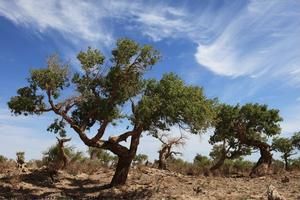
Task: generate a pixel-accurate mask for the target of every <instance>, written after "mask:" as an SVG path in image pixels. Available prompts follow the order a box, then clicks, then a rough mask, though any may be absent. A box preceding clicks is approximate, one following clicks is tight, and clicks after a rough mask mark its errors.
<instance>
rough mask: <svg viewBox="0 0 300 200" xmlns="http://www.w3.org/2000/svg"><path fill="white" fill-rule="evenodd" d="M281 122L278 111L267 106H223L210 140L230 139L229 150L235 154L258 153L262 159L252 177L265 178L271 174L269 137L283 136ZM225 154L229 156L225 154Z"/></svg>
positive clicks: (255, 167) (253, 170)
mask: <svg viewBox="0 0 300 200" xmlns="http://www.w3.org/2000/svg"><path fill="white" fill-rule="evenodd" d="M281 120H282V119H281V117H280V116H279V111H278V110H276V109H269V108H268V107H267V105H260V104H245V105H243V106H240V105H236V106H231V105H222V106H221V108H220V110H219V112H218V116H217V120H216V126H215V132H214V135H213V136H212V138H211V140H212V141H221V140H224V139H226V140H228V147H230V148H231V146H232V147H234V148H233V150H234V152H237V153H238V154H239V152H241V153H244V152H246V153H247V152H248V150H249V149H247V148H252V149H254V150H256V149H257V150H259V152H260V158H259V160H258V162H257V163H256V165H255V166H254V167H253V168H252V171H251V173H250V175H251V176H259V175H263V174H265V173H267V172H268V171H269V168H270V165H271V162H272V154H271V146H270V145H269V144H268V142H267V140H268V137H272V136H275V135H277V134H279V133H280V126H279V122H280V121H281ZM225 142H226V141H225ZM223 144H224V143H223ZM230 144H232V145H230ZM225 146H226V145H225ZM225 149H226V147H225V148H223V150H225ZM227 149H228V148H227ZM241 150H242V151H241ZM244 150H245V151H244ZM234 152H232V153H231V154H234ZM224 154H225V155H226V151H225V152H224ZM224 154H223V155H224Z"/></svg>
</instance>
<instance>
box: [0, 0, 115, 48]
mask: <svg viewBox="0 0 300 200" xmlns="http://www.w3.org/2000/svg"><path fill="white" fill-rule="evenodd" d="M105 14H106V13H105V12H102V11H101V5H94V4H93V3H91V2H88V1H76V2H74V1H71V0H66V1H57V0H54V1H52V0H45V1H35V0H19V1H2V2H1V3H0V15H2V16H4V17H6V18H8V19H10V20H11V21H13V22H14V23H15V24H17V25H23V26H26V27H28V28H30V29H33V30H35V31H38V32H45V31H51V30H55V31H58V32H60V33H62V34H63V35H64V36H65V37H66V38H67V39H68V40H72V41H73V42H74V43H76V42H79V41H78V39H79V40H85V41H102V42H104V43H105V44H109V43H111V42H112V36H111V33H110V30H109V29H108V27H106V26H105V27H104V24H103V22H102V21H101V20H102V19H103V18H104V17H105Z"/></svg>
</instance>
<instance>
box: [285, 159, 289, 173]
mask: <svg viewBox="0 0 300 200" xmlns="http://www.w3.org/2000/svg"><path fill="white" fill-rule="evenodd" d="M284 169H285V170H286V171H288V170H289V161H288V157H287V156H284Z"/></svg>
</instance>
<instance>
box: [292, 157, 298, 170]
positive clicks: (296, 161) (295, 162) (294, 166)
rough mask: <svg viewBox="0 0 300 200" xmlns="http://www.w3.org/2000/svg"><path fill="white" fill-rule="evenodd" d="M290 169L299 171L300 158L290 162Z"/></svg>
mask: <svg viewBox="0 0 300 200" xmlns="http://www.w3.org/2000/svg"><path fill="white" fill-rule="evenodd" d="M291 167H292V168H293V169H298V170H300V157H299V158H296V159H292V160H291Z"/></svg>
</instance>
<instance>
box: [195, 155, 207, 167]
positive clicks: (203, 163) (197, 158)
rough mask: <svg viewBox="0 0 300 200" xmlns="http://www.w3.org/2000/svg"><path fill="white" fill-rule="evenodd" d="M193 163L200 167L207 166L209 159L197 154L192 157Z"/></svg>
mask: <svg viewBox="0 0 300 200" xmlns="http://www.w3.org/2000/svg"><path fill="white" fill-rule="evenodd" d="M194 164H195V165H197V166H200V167H205V166H206V167H208V166H209V165H210V164H211V160H210V159H209V158H208V157H207V156H202V155H200V154H197V155H196V156H195V158H194Z"/></svg>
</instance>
